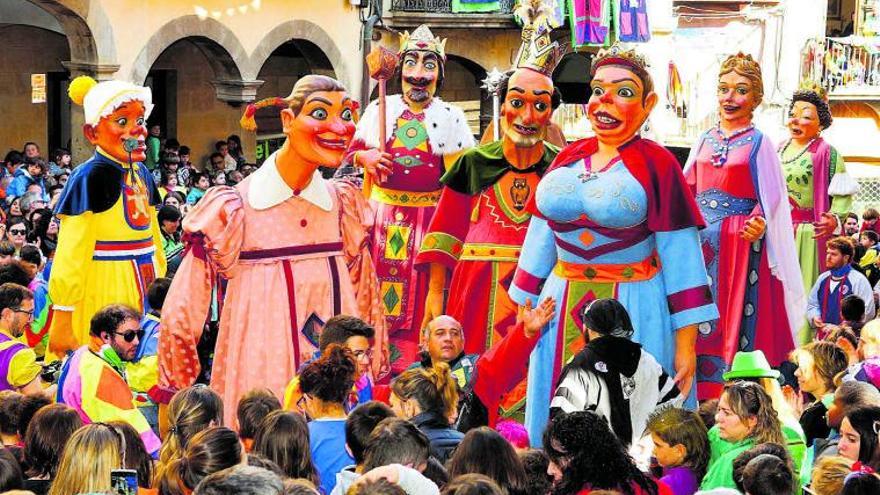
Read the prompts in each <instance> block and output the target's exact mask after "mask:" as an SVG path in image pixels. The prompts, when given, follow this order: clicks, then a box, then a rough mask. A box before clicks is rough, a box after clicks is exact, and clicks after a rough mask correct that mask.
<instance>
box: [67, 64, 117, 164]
mask: <svg viewBox="0 0 880 495" xmlns="http://www.w3.org/2000/svg"><path fill="white" fill-rule="evenodd" d="M61 65H63V66H64V67H65V68H66V69H67V70H68V71H69V72H70V80H71V81H73V80H74V79H75V78H76V77H78V76H90V77H93V78H94V79H95V80H97V81H98V82H100V81H108V80H110V79H113V74H115V73H116V71H118V70H119V66H118V65H115V64H89V63H83V62H74V61H68V62H61ZM68 102H69V104H70V105H71V109H70V156H71V163H73V164H74V165H76V164H79V163H82V162H84V161H86V160H88V159H89V158H90V157H91V156H92V154H93V153H94V147H93V146H92V144H91V143H89V142H88V140H86V138H85V136H83V131H82V127H83V125H84V124H85V114H84V113H83V110H82V108H81V107H79V106H78V105H76V104H74V103H73V102H71V101H70V100H68Z"/></svg>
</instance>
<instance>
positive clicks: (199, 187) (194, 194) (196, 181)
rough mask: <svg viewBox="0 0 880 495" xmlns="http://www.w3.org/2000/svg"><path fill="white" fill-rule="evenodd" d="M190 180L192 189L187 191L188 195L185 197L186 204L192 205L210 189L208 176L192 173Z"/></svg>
mask: <svg viewBox="0 0 880 495" xmlns="http://www.w3.org/2000/svg"><path fill="white" fill-rule="evenodd" d="M191 178H192V187H191V188H190V190H189V194H187V195H186V204H188V205H194V204H196V203H198V202H199V200H200V199H202V196H204V195H205V191H206V190H207V189H208V188H209V187H211V181H210V179H208V174H205V173H201V172H194V173H193V174H192V176H191Z"/></svg>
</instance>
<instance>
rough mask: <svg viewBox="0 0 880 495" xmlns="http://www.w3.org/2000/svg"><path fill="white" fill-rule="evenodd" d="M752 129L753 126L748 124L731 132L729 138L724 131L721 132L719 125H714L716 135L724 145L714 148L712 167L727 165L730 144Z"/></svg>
mask: <svg viewBox="0 0 880 495" xmlns="http://www.w3.org/2000/svg"><path fill="white" fill-rule="evenodd" d="M754 128H755V124H749V125H748V126H746V127H743V128H742V129H740V130H738V131H734V132H732V133H731V134H730V136H725V135H724V131H722V130H721V124H718V125H716V126H715V129H717V130H718V134H720V135H721V139H722V140H723V141H724V144H722V145H721V146H719V147H717V148H715V153H712V165H714V166H715V167H718V168H720V167H723V166H724V164H725V163H727V153H728V152H729V151H730V142H731V141H733V140H734V139H736V138H738V137H740V136H742V135H743V134H745V133H747V132H749V131H751V130H752V129H754Z"/></svg>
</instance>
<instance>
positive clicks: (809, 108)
mask: <svg viewBox="0 0 880 495" xmlns="http://www.w3.org/2000/svg"><path fill="white" fill-rule="evenodd" d="M821 129H822V128H821V125H820V123H819V110H818V109H816V105H813V104H812V103H810V102H808V101H796V102H794V105H792V107H791V110H790V111H789V112H788V132H789V134H791V139H793V140H794V141H800V142H808V141H810V140H811V139H813V138H815V137H816V136H818V135H819V131H820V130H821Z"/></svg>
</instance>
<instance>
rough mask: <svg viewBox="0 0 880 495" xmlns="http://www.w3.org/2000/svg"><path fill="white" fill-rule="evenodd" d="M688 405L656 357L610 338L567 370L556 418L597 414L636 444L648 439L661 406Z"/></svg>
mask: <svg viewBox="0 0 880 495" xmlns="http://www.w3.org/2000/svg"><path fill="white" fill-rule="evenodd" d="M683 401H684V398H683V397H682V396H681V392H679V390H678V387H677V386H676V385H675V382H674V381H673V379H672V377H670V376H669V375H668V374H667V373H666V371H664V370H663V367H662V366H660V364H659V363H658V362H657V360H656V359H654V356H652V355H650V354H648V353H647V352H645V351H644V350H643V349H642V347H641V346H640V345H639V344H636V343H635V342H632V341H630V340H628V339H625V338H621V337H612V336H604V337H600V338H598V339H594V340H593V341H591V342H589V343H588V344H587V345H586V347H585V348H584V349H583V350H582V351H581V352H579V353H578V354H577V355H576V356H575V357H574V358H573V359H572V361H571V362H570V363H569V364H567V365H566V366H565V368H564V369H563V370H562V374H561V375H560V378H559V384H558V385H557V387H556V393H555V394H554V397H553V400H552V401H551V402H550V415H551V417H552V416H553V415H554V414H556V413H558V412H559V411H563V412H566V413H570V412H574V411H594V412H596V413H597V414H599V415H600V416H603V417H605V418H606V419H608V421H609V422H610V424H611V429H612V430H613V431H614V433H615V434H616V435H617V437H618V438H619V439H620V440H621V441H622V442H623V443H624V444H626V445H630V444H633V443H636V442H638V440H639V439H640V438H641V437H642V435H643V433H644V431H645V426H646V424H647V422H648V416H649V415H650V414H651V413H652V412H653V411H654V410H655V409H656V408H657V406H659V405H661V404H667V403H671V404H674V405H680V404H681V403H682V402H683Z"/></svg>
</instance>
